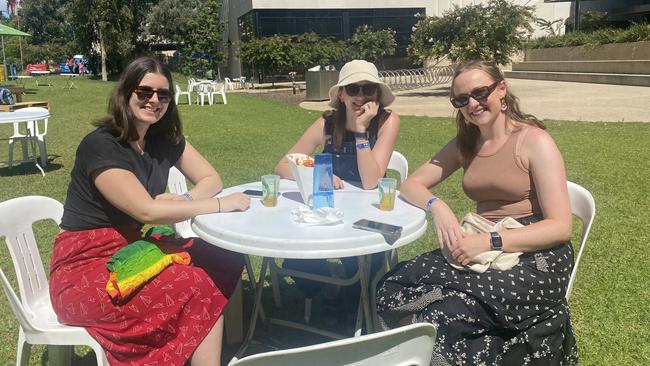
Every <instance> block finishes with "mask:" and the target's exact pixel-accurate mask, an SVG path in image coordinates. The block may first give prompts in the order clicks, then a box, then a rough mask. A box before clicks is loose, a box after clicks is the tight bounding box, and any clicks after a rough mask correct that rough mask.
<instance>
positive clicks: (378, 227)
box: [352, 219, 402, 235]
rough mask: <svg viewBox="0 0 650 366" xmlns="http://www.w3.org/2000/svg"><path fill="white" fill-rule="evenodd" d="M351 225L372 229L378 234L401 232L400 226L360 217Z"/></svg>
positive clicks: (357, 227) (356, 227) (362, 228)
mask: <svg viewBox="0 0 650 366" xmlns="http://www.w3.org/2000/svg"><path fill="white" fill-rule="evenodd" d="M352 227H353V228H355V229H361V230H368V231H374V232H376V233H380V234H387V235H395V234H400V233H401V232H402V227H401V226H397V225H391V224H386V223H383V222H379V221H372V220H367V219H361V220H359V221H357V222H355V223H354V224H352Z"/></svg>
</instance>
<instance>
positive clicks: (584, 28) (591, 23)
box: [564, 11, 610, 33]
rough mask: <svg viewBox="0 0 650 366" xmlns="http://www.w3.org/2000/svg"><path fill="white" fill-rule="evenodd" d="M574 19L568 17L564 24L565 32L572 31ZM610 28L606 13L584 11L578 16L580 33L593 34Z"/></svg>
mask: <svg viewBox="0 0 650 366" xmlns="http://www.w3.org/2000/svg"><path fill="white" fill-rule="evenodd" d="M574 21H575V19H574V17H568V18H567V19H566V20H565V21H564V24H565V26H566V29H567V31H572V30H573V23H574ZM609 26H610V24H609V21H608V20H607V13H605V12H602V11H586V12H584V13H581V14H580V29H578V30H579V31H580V32H587V33H588V32H593V31H596V30H599V29H603V28H608V27H609Z"/></svg>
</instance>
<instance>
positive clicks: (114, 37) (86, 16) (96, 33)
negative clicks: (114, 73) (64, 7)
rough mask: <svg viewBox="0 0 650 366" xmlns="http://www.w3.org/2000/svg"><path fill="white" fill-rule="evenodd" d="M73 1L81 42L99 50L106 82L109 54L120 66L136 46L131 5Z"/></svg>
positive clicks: (112, 0) (116, 1) (117, 1)
mask: <svg viewBox="0 0 650 366" xmlns="http://www.w3.org/2000/svg"><path fill="white" fill-rule="evenodd" d="M70 4H71V14H72V21H73V23H74V24H75V25H76V27H78V28H77V29H78V36H79V42H80V43H81V44H83V45H86V46H87V47H89V49H92V48H95V47H96V48H98V49H99V54H100V59H101V73H102V80H104V81H106V80H108V59H109V56H110V58H111V59H112V60H113V61H114V64H113V66H114V67H113V68H115V69H117V68H119V67H121V66H122V63H123V61H124V59H128V58H131V57H132V53H133V50H134V49H135V44H134V43H133V42H132V40H133V38H134V35H133V24H132V23H133V11H132V8H131V7H130V6H129V4H127V3H126V2H124V1H120V0H71V1H70Z"/></svg>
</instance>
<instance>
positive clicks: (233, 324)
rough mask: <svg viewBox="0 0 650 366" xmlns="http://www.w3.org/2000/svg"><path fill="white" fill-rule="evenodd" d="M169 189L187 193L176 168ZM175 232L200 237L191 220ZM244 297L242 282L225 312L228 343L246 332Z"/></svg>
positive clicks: (171, 172)
mask: <svg viewBox="0 0 650 366" xmlns="http://www.w3.org/2000/svg"><path fill="white" fill-rule="evenodd" d="M167 189H168V190H169V192H171V193H176V194H183V193H185V192H187V181H186V180H185V176H184V175H183V173H181V171H180V170H178V169H177V168H176V167H174V166H172V167H171V168H169V177H168V179H167ZM174 231H176V234H177V235H178V236H180V237H182V238H196V237H198V235H196V234H195V233H194V231H193V230H192V225H191V220H185V221H181V222H177V223H175V224H174ZM244 261H245V263H246V272H248V278H249V280H250V281H251V283H252V284H253V289H255V285H254V284H255V273H254V272H253V265H252V264H251V261H250V259H249V258H248V256H244ZM242 297H243V294H242V284H241V280H240V281H239V283H238V284H237V287H236V289H235V292H233V294H232V296H231V297H230V299H229V301H228V304H229V306H228V307H226V309H225V312H224V320H225V324H224V326H225V329H226V341H227V342H228V343H235V342H240V341H241V340H242V339H243V333H244V332H243V328H242V319H243V316H242Z"/></svg>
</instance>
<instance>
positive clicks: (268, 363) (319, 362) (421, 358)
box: [229, 323, 436, 366]
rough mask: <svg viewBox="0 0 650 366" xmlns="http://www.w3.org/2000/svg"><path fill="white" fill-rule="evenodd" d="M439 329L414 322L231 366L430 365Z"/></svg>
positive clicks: (272, 354) (260, 356)
mask: <svg viewBox="0 0 650 366" xmlns="http://www.w3.org/2000/svg"><path fill="white" fill-rule="evenodd" d="M435 338H436V328H435V327H434V326H433V325H432V324H429V323H419V324H411V325H407V326H404V327H400V328H395V329H391V330H387V331H383V332H378V333H373V334H368V335H363V336H360V337H354V338H346V339H342V340H338V341H332V342H326V343H321V344H316V345H313V346H306V347H300V348H293V349H287V350H281V351H273V352H267V353H260V354H256V355H252V356H248V357H244V358H242V359H241V360H233V361H232V362H231V363H230V364H229V366H298V365H300V366H302V365H309V366H344V365H350V366H351V365H354V366H379V365H391V366H407V365H408V366H428V365H429V363H430V362H431V356H432V353H433V346H434V344H435Z"/></svg>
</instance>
